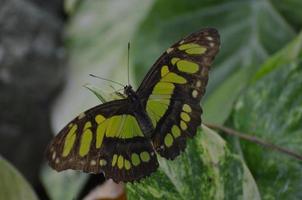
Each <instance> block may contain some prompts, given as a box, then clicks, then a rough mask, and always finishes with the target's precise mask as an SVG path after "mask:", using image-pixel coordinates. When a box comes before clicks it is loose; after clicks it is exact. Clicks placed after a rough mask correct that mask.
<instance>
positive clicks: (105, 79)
mask: <svg viewBox="0 0 302 200" xmlns="http://www.w3.org/2000/svg"><path fill="white" fill-rule="evenodd" d="M89 76H92V77H94V78H98V79H101V80H104V81H109V82H112V83H115V84H118V85H120V86H122V87H125V85H123V84H121V83H119V82H116V81H113V80H110V79H107V78H103V77H100V76H96V75H94V74H89Z"/></svg>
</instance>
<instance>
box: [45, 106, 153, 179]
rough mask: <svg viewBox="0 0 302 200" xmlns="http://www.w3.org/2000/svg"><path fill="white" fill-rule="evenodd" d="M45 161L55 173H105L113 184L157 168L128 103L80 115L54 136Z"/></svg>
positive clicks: (95, 108) (140, 175)
mask: <svg viewBox="0 0 302 200" xmlns="http://www.w3.org/2000/svg"><path fill="white" fill-rule="evenodd" d="M47 158H48V161H49V164H50V166H51V167H53V168H54V169H56V170H57V171H62V170H65V169H74V170H82V171H84V172H89V173H104V174H105V177H106V178H112V179H113V180H114V181H116V182H119V181H133V180H137V179H140V178H142V177H145V176H147V175H149V174H150V173H151V172H153V171H155V170H156V168H157V167H158V162H157V159H156V156H155V154H154V150H153V147H152V145H151V141H149V140H147V139H146V138H145V137H144V135H143V133H142V131H141V129H140V126H139V124H138V122H137V120H136V118H135V117H134V115H133V114H132V111H130V110H129V105H128V101H127V100H116V101H112V102H108V103H105V104H102V105H100V106H96V107H94V108H92V109H90V110H88V111H86V112H84V113H82V114H80V115H79V116H78V117H77V118H75V119H74V120H72V121H71V122H70V123H69V124H68V125H67V126H66V127H64V128H63V129H62V131H60V133H59V134H58V135H57V136H56V137H55V139H54V140H53V141H52V143H51V144H50V145H49V147H48V149H47Z"/></svg>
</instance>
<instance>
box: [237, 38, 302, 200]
mask: <svg viewBox="0 0 302 200" xmlns="http://www.w3.org/2000/svg"><path fill="white" fill-rule="evenodd" d="M301 45H302V40H301V34H300V35H299V36H298V37H297V38H296V39H295V40H294V41H293V42H292V43H290V44H289V45H288V46H287V47H286V48H285V49H283V50H281V51H280V52H278V53H277V54H276V55H275V56H273V57H272V58H270V59H269V60H268V61H267V62H266V63H265V64H264V66H262V68H261V70H260V72H259V73H258V74H259V76H257V77H258V78H259V79H258V80H257V81H255V82H253V83H252V85H251V86H250V87H249V88H248V90H247V91H246V92H245V93H244V94H243V95H242V96H241V97H240V98H239V100H238V102H237V103H236V107H235V112H234V115H233V118H234V125H235V127H236V129H238V130H240V131H243V132H248V133H251V134H253V135H255V136H258V137H260V138H262V139H263V140H267V141H269V142H271V143H274V144H276V145H280V146H283V147H285V148H288V149H291V150H292V151H295V152H297V153H300V154H302V146H301V143H302V140H301V134H302V123H301V121H302V93H301V91H302V79H301V77H302V63H301V58H302V49H301ZM265 74H266V75H265ZM241 144H242V145H241V148H242V151H243V154H244V158H245V160H246V162H247V165H248V166H249V168H250V169H251V171H252V173H253V175H254V177H255V179H256V181H257V184H258V186H259V189H260V193H261V194H262V197H263V199H301V198H302V191H301V187H302V174H301V170H302V164H301V162H300V161H297V160H295V159H293V158H291V157H289V156H287V155H284V154H280V153H279V152H274V151H270V150H267V149H263V148H261V147H259V146H257V145H255V144H251V143H248V142H244V141H242V142H241Z"/></svg>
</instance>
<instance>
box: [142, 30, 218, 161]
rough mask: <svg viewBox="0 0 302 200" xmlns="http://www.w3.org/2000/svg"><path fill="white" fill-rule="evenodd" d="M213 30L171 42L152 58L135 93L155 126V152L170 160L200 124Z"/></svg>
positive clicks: (215, 44)
mask: <svg viewBox="0 0 302 200" xmlns="http://www.w3.org/2000/svg"><path fill="white" fill-rule="evenodd" d="M219 43H220V42H219V35H218V32H217V31H216V30H215V29H210V28H209V29H203V30H201V31H199V32H195V33H193V34H191V35H189V36H188V37H186V38H184V39H183V40H181V41H179V42H177V43H175V44H174V45H172V46H171V47H170V48H168V49H167V51H166V52H165V53H164V54H163V55H162V56H161V57H160V58H159V59H158V60H157V61H156V63H155V64H154V65H153V67H152V68H151V70H150V71H149V72H148V74H147V76H146V78H145V79H144V80H143V82H142V84H141V86H140V87H139V89H138V91H137V93H138V95H139V96H140V98H141V99H142V101H143V104H144V106H145V108H146V111H147V113H148V115H149V117H150V118H151V120H152V123H153V125H154V127H155V131H154V134H153V136H152V141H153V145H154V147H155V149H156V150H157V152H158V153H159V154H160V155H161V156H163V157H165V158H167V159H174V158H175V157H176V156H177V155H179V153H180V152H181V151H183V150H184V148H185V146H186V139H187V138H188V137H192V136H194V135H195V134H196V129H197V127H198V126H199V125H200V123H201V117H200V116H201V113H202V110H201V108H200V105H199V104H200V100H201V97H202V96H203V95H204V93H205V87H206V85H207V81H208V72H209V67H210V65H211V62H212V60H213V59H214V57H215V55H216V54H217V52H218V49H219Z"/></svg>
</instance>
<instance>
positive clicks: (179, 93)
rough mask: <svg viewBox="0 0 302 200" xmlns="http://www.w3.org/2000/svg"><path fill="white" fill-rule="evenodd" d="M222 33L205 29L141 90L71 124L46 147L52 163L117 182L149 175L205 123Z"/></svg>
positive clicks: (170, 54) (155, 69)
mask: <svg viewBox="0 0 302 200" xmlns="http://www.w3.org/2000/svg"><path fill="white" fill-rule="evenodd" d="M219 45H220V41H219V34H218V32H217V31H216V30H215V29H212V28H206V29H202V30H200V31H198V32H195V33H192V34H191V35H189V36H187V37H185V38H183V39H182V40H180V41H178V42H177V43H175V44H174V45H172V46H171V47H170V48H168V49H167V50H166V51H165V52H164V53H163V54H162V56H160V58H159V59H158V60H157V61H156V62H155V64H154V65H153V66H152V68H151V69H150V71H149V72H148V73H147V75H146V77H145V78H144V80H143V81H142V83H141V85H140V86H139V88H138V89H137V90H136V91H134V90H133V89H132V87H131V86H126V87H125V88H124V93H125V97H124V98H123V99H119V100H114V101H109V102H106V103H104V104H101V105H98V106H96V107H93V108H91V109H89V110H87V111H85V112H84V113H82V114H80V115H79V116H78V117H76V118H74V119H73V120H72V121H71V122H69V123H68V124H67V125H66V126H65V127H64V128H63V129H62V130H61V131H60V132H59V133H58V135H57V136H56V137H55V138H54V139H53V141H52V142H51V143H50V145H49V147H48V148H47V152H46V156H47V159H48V161H49V165H50V166H51V167H52V168H54V169H55V170H57V171H62V170H66V169H74V170H81V171H84V172H89V173H104V175H105V177H106V178H112V179H113V180H114V181H115V182H120V181H124V182H127V181H135V180H139V179H141V178H143V177H146V176H148V175H150V174H151V173H152V172H154V171H155V170H156V169H157V168H158V166H159V164H158V161H157V156H158V155H160V156H162V157H164V158H166V159H170V160H173V159H174V158H176V157H177V156H178V155H179V154H180V153H181V152H182V151H184V149H185V147H186V140H187V139H188V138H192V137H193V136H194V135H195V134H196V130H197V128H198V126H200V124H201V113H202V109H201V107H200V100H201V97H202V96H203V95H204V93H205V87H206V85H207V81H208V73H209V68H210V65H211V63H212V61H213V59H214V57H215V55H216V54H217V52H218V49H219Z"/></svg>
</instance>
